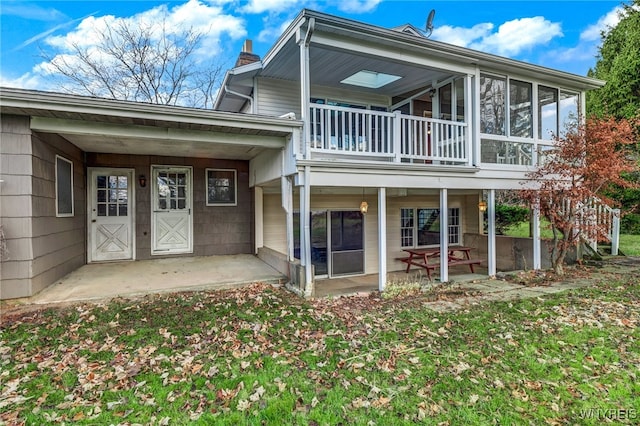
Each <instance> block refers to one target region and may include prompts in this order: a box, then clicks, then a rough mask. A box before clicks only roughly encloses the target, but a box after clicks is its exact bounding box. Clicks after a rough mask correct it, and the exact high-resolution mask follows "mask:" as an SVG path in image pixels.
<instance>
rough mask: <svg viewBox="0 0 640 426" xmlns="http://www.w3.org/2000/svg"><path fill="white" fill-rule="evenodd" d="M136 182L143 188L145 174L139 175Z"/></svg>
mask: <svg viewBox="0 0 640 426" xmlns="http://www.w3.org/2000/svg"><path fill="white" fill-rule="evenodd" d="M138 183H139V184H140V187H141V188H144V187H145V186H147V177H146V176H145V175H140V176H139V177H138Z"/></svg>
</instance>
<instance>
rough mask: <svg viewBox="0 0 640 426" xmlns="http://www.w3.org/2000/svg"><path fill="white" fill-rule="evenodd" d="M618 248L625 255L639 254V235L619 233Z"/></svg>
mask: <svg viewBox="0 0 640 426" xmlns="http://www.w3.org/2000/svg"><path fill="white" fill-rule="evenodd" d="M620 250H622V252H623V253H624V254H626V255H627V256H640V235H631V234H621V235H620Z"/></svg>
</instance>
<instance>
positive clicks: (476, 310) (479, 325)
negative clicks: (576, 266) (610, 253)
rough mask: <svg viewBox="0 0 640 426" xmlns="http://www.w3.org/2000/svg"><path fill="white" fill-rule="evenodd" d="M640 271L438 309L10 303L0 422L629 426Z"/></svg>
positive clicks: (639, 403) (0, 343)
mask: <svg viewBox="0 0 640 426" xmlns="http://www.w3.org/2000/svg"><path fill="white" fill-rule="evenodd" d="M639 280H640V275H639V273H638V268H636V269H635V271H634V272H631V273H630V272H627V273H620V274H616V275H613V274H609V275H607V278H606V279H603V280H600V281H599V282H597V283H596V284H594V286H592V287H591V288H586V289H582V290H575V291H572V292H569V293H564V294H561V295H555V296H549V297H547V298H544V299H542V298H536V299H526V300H522V301H514V302H502V303H495V302H493V303H490V304H482V305H479V306H475V307H473V306H470V307H469V308H468V309H465V310H463V311H457V312H448V313H438V312H436V311H434V310H431V309H428V308H427V305H426V301H427V300H429V297H432V296H433V295H429V294H418V295H412V296H410V297H408V298H404V299H403V298H392V299H386V298H379V297H377V296H371V297H345V298H340V299H335V300H329V299H321V300H314V301H304V300H301V299H299V298H297V297H295V296H293V295H291V294H289V293H287V292H285V291H283V290H282V289H276V288H273V287H271V286H267V285H262V284H255V285H252V286H249V287H245V288H242V289H236V290H229V291H218V292H200V293H184V294H166V295H157V296H148V297H145V298H142V299H137V300H124V299H118V300H114V301H112V302H109V303H103V304H82V305H75V306H69V307H64V308H49V309H45V310H39V311H26V312H23V313H16V314H14V315H11V314H10V313H9V314H7V313H6V312H5V313H4V315H3V319H2V328H1V335H0V365H1V370H0V423H2V422H3V421H4V422H5V423H6V424H28V425H31V424H52V423H66V424H69V423H73V424H132V423H142V424H154V425H163V424H165V425H166V424H171V425H182V424H187V423H195V424H229V425H237V424H247V425H249V424H309V425H324V424H329V425H335V424H354V425H373V424H378V425H387V424H413V423H416V422H424V423H429V424H445V425H447V424H451V425H463V424H464V425H476V424H477V425H485V424H536V425H537V424H566V423H571V424H586V425H596V424H601V423H602V422H603V421H606V420H614V421H616V422H618V423H628V424H632V423H635V422H637V419H638V418H640V417H639V416H640V398H639V397H638V395H640V380H638V379H639V376H640V344H639V343H638V342H639V341H640V331H639V328H638V326H639V323H640V287H639V286H638V282H639ZM451 297H452V296H451Z"/></svg>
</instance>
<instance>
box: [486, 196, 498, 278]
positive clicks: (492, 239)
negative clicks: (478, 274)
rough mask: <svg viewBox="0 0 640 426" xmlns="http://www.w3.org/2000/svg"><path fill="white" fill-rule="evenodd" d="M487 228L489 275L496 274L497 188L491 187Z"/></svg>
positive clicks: (488, 200)
mask: <svg viewBox="0 0 640 426" xmlns="http://www.w3.org/2000/svg"><path fill="white" fill-rule="evenodd" d="M487 217H488V223H487V228H488V229H489V230H488V232H489V235H488V236H487V237H488V238H487V239H488V242H487V257H488V259H487V265H488V267H487V269H488V273H489V276H494V275H495V274H496V190H495V189H490V190H489V194H488V199H487Z"/></svg>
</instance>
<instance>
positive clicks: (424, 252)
mask: <svg viewBox="0 0 640 426" xmlns="http://www.w3.org/2000/svg"><path fill="white" fill-rule="evenodd" d="M471 250H473V247H465V246H449V247H448V249H447V251H448V253H447V264H448V265H449V266H456V265H469V268H470V269H471V272H472V273H473V272H475V271H474V269H473V265H479V264H480V263H482V260H480V259H472V258H471ZM402 251H405V252H407V253H409V257H405V258H399V259H398V260H400V261H401V262H404V263H406V264H407V271H406V272H407V273H408V272H409V270H410V269H411V266H412V265H413V266H418V267H421V268H424V269H426V271H427V276H428V277H429V279H431V271H432V270H435V269H436V268H437V267H439V265H440V264H439V263H429V259H433V258H436V259H439V258H440V251H441V250H440V247H429V248H416V249H414V248H407V249H402Z"/></svg>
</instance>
